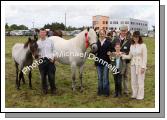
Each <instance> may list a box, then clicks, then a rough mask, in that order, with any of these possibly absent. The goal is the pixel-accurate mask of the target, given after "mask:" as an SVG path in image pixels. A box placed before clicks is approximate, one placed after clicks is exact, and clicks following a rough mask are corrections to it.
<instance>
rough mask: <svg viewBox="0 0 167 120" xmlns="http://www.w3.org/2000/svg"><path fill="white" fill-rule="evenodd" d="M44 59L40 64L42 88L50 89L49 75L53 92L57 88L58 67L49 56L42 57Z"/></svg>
mask: <svg viewBox="0 0 167 120" xmlns="http://www.w3.org/2000/svg"><path fill="white" fill-rule="evenodd" d="M42 59H43V62H42V63H41V64H40V65H39V71H40V74H41V81H42V89H43V91H47V90H48V85H47V77H48V80H49V84H50V88H51V92H53V91H54V90H55V89H56V85H55V71H56V67H55V65H54V63H52V62H50V60H49V59H48V58H42Z"/></svg>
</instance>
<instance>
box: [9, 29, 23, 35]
mask: <svg viewBox="0 0 167 120" xmlns="http://www.w3.org/2000/svg"><path fill="white" fill-rule="evenodd" d="M10 35H12V36H21V35H23V32H22V31H21V30H13V31H11V32H10Z"/></svg>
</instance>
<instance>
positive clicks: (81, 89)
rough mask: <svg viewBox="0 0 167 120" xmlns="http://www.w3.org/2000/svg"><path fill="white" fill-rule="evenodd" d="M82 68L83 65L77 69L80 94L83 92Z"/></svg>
mask: <svg viewBox="0 0 167 120" xmlns="http://www.w3.org/2000/svg"><path fill="white" fill-rule="evenodd" d="M83 66H84V65H82V66H80V67H79V79H80V82H81V84H80V85H81V86H80V91H81V92H83V83H82V78H83V76H82V74H83Z"/></svg>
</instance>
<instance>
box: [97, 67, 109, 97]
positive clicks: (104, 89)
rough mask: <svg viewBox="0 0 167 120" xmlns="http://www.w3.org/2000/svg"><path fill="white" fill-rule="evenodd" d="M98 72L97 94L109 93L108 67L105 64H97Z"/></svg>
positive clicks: (107, 94)
mask: <svg viewBox="0 0 167 120" xmlns="http://www.w3.org/2000/svg"><path fill="white" fill-rule="evenodd" d="M97 73H98V95H106V96H109V94H110V86H109V69H108V67H106V66H101V65H98V66H97Z"/></svg>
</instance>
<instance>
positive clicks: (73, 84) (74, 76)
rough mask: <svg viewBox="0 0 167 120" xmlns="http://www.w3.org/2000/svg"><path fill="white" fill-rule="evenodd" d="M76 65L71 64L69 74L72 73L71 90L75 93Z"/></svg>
mask: <svg viewBox="0 0 167 120" xmlns="http://www.w3.org/2000/svg"><path fill="white" fill-rule="evenodd" d="M76 68H77V67H76V64H71V72H72V90H73V92H74V91H75V85H76V82H75V79H76Z"/></svg>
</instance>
